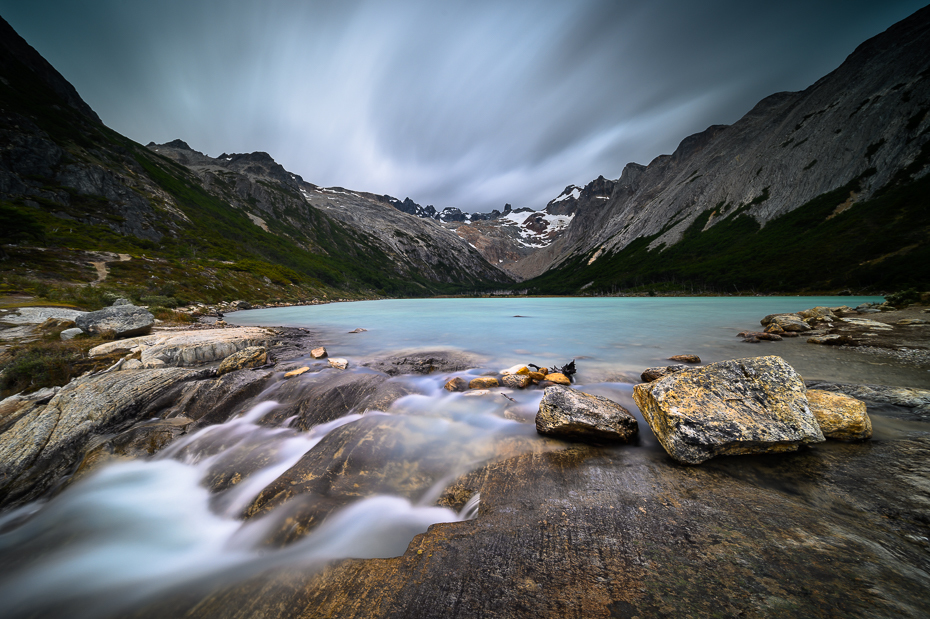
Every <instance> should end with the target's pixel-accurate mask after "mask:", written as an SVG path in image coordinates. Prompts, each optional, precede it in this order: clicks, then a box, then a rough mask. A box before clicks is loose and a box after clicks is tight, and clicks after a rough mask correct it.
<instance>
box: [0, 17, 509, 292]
mask: <svg viewBox="0 0 930 619" xmlns="http://www.w3.org/2000/svg"><path fill="white" fill-rule="evenodd" d="M0 34H2V37H0V224H2V225H0V258H6V259H5V260H0V275H2V277H3V285H2V289H3V290H4V291H6V292H15V291H30V292H43V291H47V289H48V287H49V286H53V287H57V289H59V290H65V289H67V285H69V284H72V283H81V282H91V281H93V280H94V279H95V278H96V277H97V271H95V270H94V269H92V268H89V266H88V265H87V263H88V262H94V261H101V260H104V259H106V257H105V252H119V253H124V254H126V255H127V256H129V257H131V258H132V259H131V260H128V261H121V262H116V263H114V264H112V265H111V267H110V278H109V279H108V284H112V285H114V286H117V287H119V286H122V287H123V288H135V289H140V290H141V293H140V294H142V293H148V294H157V295H161V296H178V297H185V298H188V299H192V300H207V301H209V300H211V299H212V300H218V299H222V298H227V299H228V298H236V297H239V298H247V299H257V300H267V299H275V298H280V299H294V300H298V299H307V298H312V297H329V298H332V297H338V296H353V297H357V296H359V295H361V296H377V295H404V296H419V295H431V294H437V293H449V292H458V291H466V290H467V291H471V290H476V289H479V290H480V289H483V288H486V287H499V286H500V285H501V284H505V283H508V282H510V281H511V280H510V278H509V277H508V276H507V275H506V274H505V273H503V272H502V271H500V270H499V269H497V268H496V267H494V266H492V265H490V264H488V263H487V262H486V261H485V260H484V259H483V258H481V256H480V255H479V254H478V252H477V251H476V250H475V249H474V248H472V247H471V246H469V245H468V244H467V243H466V242H465V241H463V240H461V239H459V238H458V237H457V236H456V235H454V234H453V233H451V232H449V231H447V230H445V229H443V228H442V226H441V225H439V224H438V223H437V222H432V221H425V220H421V219H419V218H417V217H414V216H411V215H406V214H403V213H401V212H400V211H398V210H397V209H394V208H393V207H391V206H390V205H389V204H386V203H385V202H384V201H383V200H382V198H381V197H379V196H374V195H370V194H362V193H360V192H351V191H348V190H341V189H338V188H330V189H325V188H319V187H316V186H315V185H312V184H311V183H306V182H305V181H303V180H302V179H300V177H298V176H297V175H295V174H291V173H290V172H288V171H286V170H285V169H284V168H283V167H281V166H280V165H279V164H277V163H276V162H274V160H273V159H272V158H271V157H270V156H269V155H268V154H266V153H251V154H241V155H225V154H224V155H223V156H221V157H219V158H216V159H213V158H210V157H207V156H206V155H203V154H201V153H198V152H196V151H194V150H193V149H191V148H190V147H189V146H188V145H187V144H186V143H184V142H183V141H180V140H176V141H174V142H171V143H169V144H166V145H163V146H162V147H157V146H155V147H154V150H153V149H149V148H146V147H143V146H141V145H139V144H136V143H135V142H133V141H131V140H129V139H128V138H125V137H123V136H121V135H119V134H118V133H116V132H115V131H112V130H111V129H109V128H107V127H106V126H104V125H103V124H102V123H101V122H100V120H99V118H98V117H97V115H96V114H95V113H94V112H93V110H91V108H90V107H89V106H88V105H87V104H86V103H85V102H84V101H83V100H82V99H81V98H80V96H79V95H78V93H77V92H76V91H75V89H74V88H73V87H72V86H71V85H70V84H69V83H68V82H67V81H66V80H65V79H64V78H63V77H62V76H61V75H60V74H59V73H58V72H57V71H55V69H54V68H52V67H51V65H49V64H48V63H47V62H46V61H45V60H44V59H43V58H42V57H41V56H40V55H39V54H38V53H37V52H36V51H35V50H34V49H33V48H31V47H30V46H29V45H28V44H27V43H26V42H25V41H24V40H23V39H22V38H21V37H19V36H18V35H17V34H16V33H15V31H13V29H12V28H11V27H10V26H9V24H7V23H6V22H5V21H2V20H0ZM188 166H189V167H188ZM101 252H104V253H101ZM107 255H108V254H107ZM137 296H139V295H137Z"/></svg>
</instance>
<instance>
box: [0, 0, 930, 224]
mask: <svg viewBox="0 0 930 619" xmlns="http://www.w3.org/2000/svg"><path fill="white" fill-rule="evenodd" d="M925 3H926V1H925V0H921V1H913V2H908V1H903V0H901V1H899V0H881V1H879V0H866V1H859V0H841V1H839V0H838V1H817V0H803V1H800V0H799V1H795V0H781V1H780V2H770V1H767V2H754V1H752V0H737V1H730V0H705V1H701V2H697V1H693V0H648V1H622V0H613V1H610V0H562V1H554V0H550V1H534V0H492V1H484V0H465V1H456V2H444V1H442V0H423V1H419V0H395V1H391V0H380V1H377V0H367V1H366V0H332V1H307V0H301V1H298V0H263V1H261V2H259V1H257V0H256V1H244V0H93V1H79V0H57V1H55V0H0V15H2V16H3V17H4V19H6V20H7V21H8V22H10V24H11V25H12V26H13V28H15V29H16V30H17V31H18V32H19V33H20V35H22V36H23V37H24V38H25V39H26V40H27V41H28V42H29V43H30V44H31V45H32V46H33V47H35V48H36V49H37V50H38V51H39V53H41V54H42V55H43V56H44V57H45V58H46V59H47V60H48V61H49V62H51V63H52V65H54V66H55V68H57V69H58V70H59V71H60V72H61V73H62V74H63V75H64V76H65V78H67V79H68V80H69V81H70V82H71V83H72V84H74V86H75V87H76V88H77V90H78V92H79V93H80V94H81V96H82V97H83V98H84V100H85V101H87V103H89V104H90V106H91V107H92V108H94V110H95V111H96V112H97V113H98V114H99V115H100V117H101V118H102V119H103V121H104V123H105V124H106V125H108V126H109V127H112V128H113V129H115V130H117V131H119V132H120V133H122V134H124V135H126V136H128V137H130V138H132V139H134V140H136V141H137V142H140V143H142V144H146V143H148V142H149V141H155V142H158V143H163V142H167V141H170V140H172V139H175V138H181V139H183V140H185V141H186V142H188V144H190V145H191V147H192V148H194V149H196V150H199V151H202V152H205V153H207V154H208V155H212V156H214V157H215V156H217V155H219V154H220V153H222V152H230V153H232V152H252V151H257V150H261V151H266V152H268V153H270V154H271V156H272V157H274V158H275V159H276V160H277V161H278V162H280V163H281V164H283V165H284V167H285V168H287V169H288V170H290V171H292V172H295V173H297V174H300V175H301V176H303V177H304V179H305V180H307V181H310V182H312V183H316V184H319V185H324V186H334V185H339V186H343V187H348V188H351V189H356V190H364V191H371V192H376V193H388V194H391V195H393V196H396V197H398V198H401V199H402V198H404V197H406V196H410V197H411V198H412V199H413V200H415V201H416V202H419V203H420V204H423V205H426V204H433V205H435V206H436V207H438V208H442V207H445V206H457V207H459V208H461V209H462V210H464V211H487V210H490V209H491V208H502V206H503V204H504V203H505V202H510V203H511V204H513V205H514V207H521V206H530V207H533V208H541V207H543V206H545V204H546V202H548V201H549V200H551V199H552V198H554V197H556V196H557V195H558V194H559V192H561V191H562V189H563V188H564V187H565V186H566V185H569V184H578V185H583V184H586V183H587V182H589V181H591V180H593V179H594V178H596V177H597V176H598V175H604V176H606V177H608V178H617V177H619V176H620V172H621V171H622V169H623V166H624V165H625V164H626V163H628V162H630V161H636V162H638V163H643V164H646V163H649V161H651V160H652V159H653V158H654V157H656V156H657V155H660V154H663V153H671V152H672V151H673V150H674V149H675V147H676V146H677V145H678V143H679V142H680V141H681V139H682V138H684V137H685V136H687V135H690V134H692V133H695V132H697V131H702V130H703V129H705V128H707V126H709V125H712V124H730V123H733V122H734V121H736V120H738V119H739V118H740V116H742V115H743V114H745V113H746V112H747V111H749V109H750V108H752V106H753V105H754V104H755V103H756V102H757V101H758V100H759V99H761V98H763V97H765V96H767V95H769V94H772V93H774V92H778V91H783V90H802V89H804V88H806V87H807V86H809V85H810V84H812V83H813V82H814V81H816V80H817V79H818V78H820V77H822V76H823V75H825V74H826V73H828V72H830V71H832V70H833V69H834V68H836V67H837V66H838V65H839V64H840V63H841V62H842V61H843V59H844V58H845V57H846V56H847V55H849V54H850V53H851V52H852V51H853V49H855V47H856V46H857V45H859V44H860V43H862V42H863V41H865V40H866V39H868V38H869V37H871V36H874V35H875V34H878V33H879V32H881V31H883V30H885V29H886V28H887V27H888V26H890V25H891V24H893V23H895V22H897V21H899V20H901V19H903V18H904V17H907V16H908V15H910V14H911V13H913V12H914V11H916V10H917V9H919V8H920V7H921V6H923V5H924V4H925Z"/></svg>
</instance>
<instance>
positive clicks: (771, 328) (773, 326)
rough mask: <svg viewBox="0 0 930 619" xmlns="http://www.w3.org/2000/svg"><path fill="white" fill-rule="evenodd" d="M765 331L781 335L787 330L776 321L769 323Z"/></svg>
mask: <svg viewBox="0 0 930 619" xmlns="http://www.w3.org/2000/svg"><path fill="white" fill-rule="evenodd" d="M764 331H765V333H772V334H774V335H781V334H782V333H784V332H785V330H784V329H782V328H781V326H780V325H778V323H774V322H771V323H769V324H768V326H767V327H765V329H764Z"/></svg>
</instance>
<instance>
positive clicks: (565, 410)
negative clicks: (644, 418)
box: [536, 385, 639, 442]
mask: <svg viewBox="0 0 930 619" xmlns="http://www.w3.org/2000/svg"><path fill="white" fill-rule="evenodd" d="M536 431H537V432H539V433H540V434H544V435H547V436H556V437H559V438H567V439H574V440H595V441H597V440H608V441H620V442H627V441H629V440H630V439H631V438H633V437H634V436H636V434H637V432H639V425H638V424H637V423H636V418H635V417H633V416H632V415H631V414H630V412H629V411H628V410H626V409H625V408H623V407H622V406H620V405H619V404H617V403H616V402H614V401H612V400H608V399H607V398H604V397H601V396H597V395H591V394H588V393H583V392H581V391H576V390H574V389H568V388H566V387H563V386H560V385H555V386H552V387H546V389H545V391H543V397H542V400H541V401H540V403H539V412H537V413H536Z"/></svg>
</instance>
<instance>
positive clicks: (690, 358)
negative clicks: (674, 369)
mask: <svg viewBox="0 0 930 619" xmlns="http://www.w3.org/2000/svg"><path fill="white" fill-rule="evenodd" d="M668 360H669V361H678V362H679V363H700V362H701V358H700V357H698V356H697V355H672V356H671V357H669V358H668Z"/></svg>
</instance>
